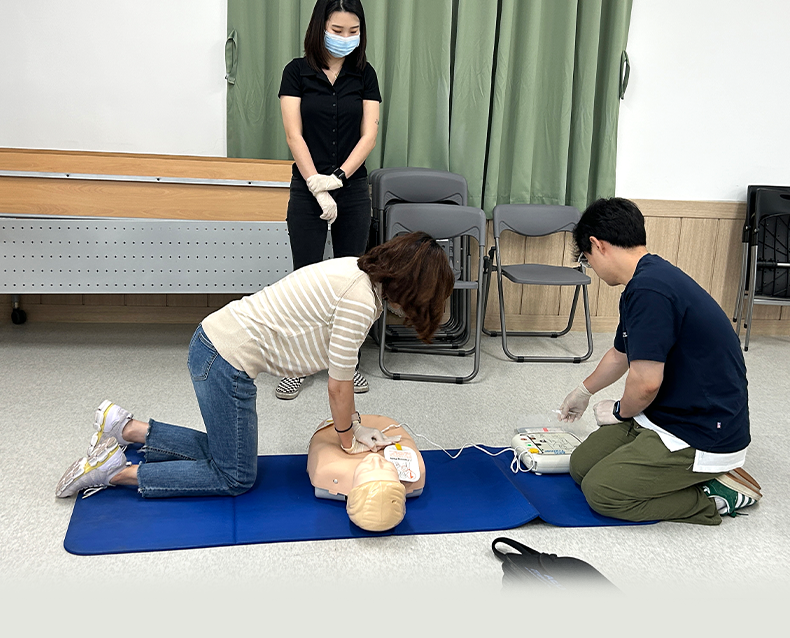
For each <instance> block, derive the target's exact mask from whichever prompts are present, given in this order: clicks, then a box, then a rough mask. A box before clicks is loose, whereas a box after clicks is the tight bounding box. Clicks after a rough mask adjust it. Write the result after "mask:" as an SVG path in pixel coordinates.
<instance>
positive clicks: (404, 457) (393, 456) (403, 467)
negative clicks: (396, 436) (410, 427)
mask: <svg viewBox="0 0 790 638" xmlns="http://www.w3.org/2000/svg"><path fill="white" fill-rule="evenodd" d="M384 458H385V459H387V460H388V461H390V462H391V463H392V464H393V465H395V467H396V468H397V469H398V478H399V479H400V480H401V481H406V482H408V483H414V482H415V481H419V480H420V463H419V461H418V460H417V453H416V452H415V451H414V450H412V449H411V448H409V447H403V446H402V445H401V444H400V443H396V444H395V445H388V446H387V447H385V448H384Z"/></svg>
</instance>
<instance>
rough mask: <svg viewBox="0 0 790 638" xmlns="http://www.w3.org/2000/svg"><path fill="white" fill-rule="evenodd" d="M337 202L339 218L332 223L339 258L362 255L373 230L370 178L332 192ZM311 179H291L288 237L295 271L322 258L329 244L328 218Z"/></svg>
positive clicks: (356, 181) (353, 182) (359, 179)
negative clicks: (369, 189)
mask: <svg viewBox="0 0 790 638" xmlns="http://www.w3.org/2000/svg"><path fill="white" fill-rule="evenodd" d="M329 194H330V195H332V197H334V198H335V201H336V202H337V219H336V220H335V221H334V223H333V224H332V228H331V230H332V250H333V252H334V256H335V257H359V256H360V255H362V254H363V253H364V252H365V249H366V248H367V245H368V235H369V233H370V214H371V204H370V195H369V194H368V180H367V177H362V178H358V179H351V180H349V181H348V186H344V187H343V188H339V189H337V190H333V191H329ZM322 212H323V211H322V210H321V207H320V206H319V205H318V201H316V198H315V197H313V194H312V193H311V192H310V189H309V188H307V182H305V181H304V180H303V179H296V178H293V179H291V198H290V199H289V200H288V217H287V221H288V236H289V238H290V241H291V255H292V256H293V267H294V270H298V269H299V268H302V267H303V266H309V265H310V264H315V263H318V262H319V261H321V260H322V259H323V257H324V246H325V244H326V221H325V220H323V219H321V218H320V217H321V214H322Z"/></svg>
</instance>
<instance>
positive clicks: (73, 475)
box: [55, 436, 127, 498]
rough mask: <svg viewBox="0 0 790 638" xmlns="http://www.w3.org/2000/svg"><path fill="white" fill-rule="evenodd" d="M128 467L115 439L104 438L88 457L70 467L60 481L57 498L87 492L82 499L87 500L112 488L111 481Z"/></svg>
mask: <svg viewBox="0 0 790 638" xmlns="http://www.w3.org/2000/svg"><path fill="white" fill-rule="evenodd" d="M126 465H127V463H126V455H125V454H124V453H123V450H122V449H121V448H120V446H119V445H118V441H116V440H115V437H112V436H111V437H104V438H103V439H102V441H101V443H99V444H98V445H97V446H96V448H95V449H94V450H93V451H92V452H91V453H90V454H89V455H88V456H86V457H83V458H81V459H80V460H79V461H75V462H74V463H72V464H71V466H69V469H67V470H66V473H65V474H64V475H63V477H62V478H61V479H60V481H58V485H57V487H56V488H55V496H57V497H58V498H66V497H68V496H71V495H72V494H76V493H77V492H79V491H80V490H85V493H84V494H83V495H82V498H87V497H88V496H90V495H91V494H95V493H96V492H98V491H100V490H103V489H104V488H106V487H112V486H111V484H110V480H112V478H113V477H114V476H115V475H116V474H118V472H120V471H121V470H122V469H123V468H125V467H126Z"/></svg>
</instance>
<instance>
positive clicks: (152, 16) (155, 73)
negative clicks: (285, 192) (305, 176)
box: [0, 0, 227, 156]
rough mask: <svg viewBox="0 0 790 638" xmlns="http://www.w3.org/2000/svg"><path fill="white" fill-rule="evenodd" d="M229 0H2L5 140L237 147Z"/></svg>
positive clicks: (120, 147) (91, 146)
mask: <svg viewBox="0 0 790 638" xmlns="http://www.w3.org/2000/svg"><path fill="white" fill-rule="evenodd" d="M226 24H227V3H226V0H124V1H121V0H67V1H59V0H2V2H1V3H0V146H3V147H17V148H51V149H67V150H88V151H117V152H128V153H163V154H174V155H215V156H224V155H225V154H226V143H225V80H224V76H225V53H224V47H225V36H226V34H225V28H226Z"/></svg>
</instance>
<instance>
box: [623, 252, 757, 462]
mask: <svg viewBox="0 0 790 638" xmlns="http://www.w3.org/2000/svg"><path fill="white" fill-rule="evenodd" d="M614 347H615V348H616V349H617V350H618V351H620V352H624V353H625V354H626V355H627V356H628V362H629V365H630V362H631V361H640V360H646V361H660V362H663V363H664V380H663V382H662V383H661V388H660V389H659V391H658V395H656V398H655V399H654V400H653V402H652V403H651V404H650V405H649V406H648V407H647V408H645V410H644V412H645V415H646V416H647V418H648V419H650V421H652V422H653V423H655V424H656V425H658V426H660V427H662V428H663V429H665V430H666V431H667V432H670V433H672V434H674V435H675V436H676V437H678V438H679V439H681V440H682V441H684V442H686V443H688V444H689V445H690V446H691V447H693V448H695V449H698V450H703V451H705V452H719V453H727V452H737V451H738V450H742V449H744V448H745V447H746V446H747V445H748V444H749V441H750V440H751V439H750V436H749V406H748V395H747V389H746V364H745V363H744V360H743V353H742V352H741V345H740V342H739V341H738V337H737V336H736V335H735V331H734V330H733V329H732V326H731V325H730V320H729V318H728V317H727V316H726V315H725V314H724V311H723V310H722V309H721V308H720V307H719V304H717V303H716V301H714V299H713V298H712V297H711V296H710V295H709V294H708V293H707V292H705V290H704V289H703V288H702V287H700V285H699V284H697V282H695V281H694V280H693V279H692V278H691V277H689V276H688V275H687V274H686V273H684V272H683V271H682V270H680V269H679V268H677V267H675V266H673V265H672V264H670V263H669V262H668V261H666V260H664V259H662V258H661V257H659V256H658V255H650V254H648V255H645V256H644V257H642V258H641V259H640V260H639V263H638V264H637V267H636V270H635V271H634V276H633V278H632V279H631V281H629V282H628V285H627V286H626V287H625V290H624V291H623V294H622V295H621V296H620V325H619V326H618V327H617V333H616V334H615V339H614Z"/></svg>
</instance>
